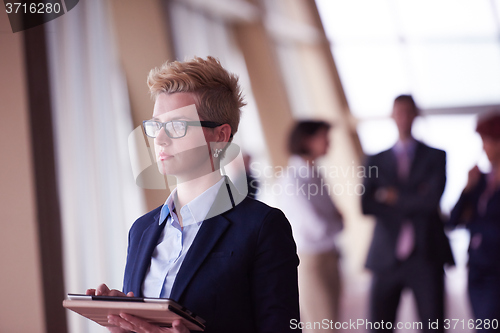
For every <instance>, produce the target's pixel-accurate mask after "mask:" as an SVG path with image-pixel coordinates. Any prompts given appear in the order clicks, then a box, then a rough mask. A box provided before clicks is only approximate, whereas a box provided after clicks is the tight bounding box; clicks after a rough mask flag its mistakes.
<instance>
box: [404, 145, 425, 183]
mask: <svg viewBox="0 0 500 333" xmlns="http://www.w3.org/2000/svg"><path fill="white" fill-rule="evenodd" d="M424 147H425V146H424V145H423V144H422V143H421V142H420V141H417V145H416V147H415V152H414V154H413V159H412V161H411V165H410V171H409V173H408V179H414V178H415V177H414V176H415V172H416V171H417V170H418V166H419V165H420V162H422V161H423V160H424V158H423V155H425V149H424ZM412 176H413V177H412Z"/></svg>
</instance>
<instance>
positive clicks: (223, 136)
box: [216, 124, 231, 142]
mask: <svg viewBox="0 0 500 333" xmlns="http://www.w3.org/2000/svg"><path fill="white" fill-rule="evenodd" d="M216 130H217V132H216V133H217V135H216V140H217V141H219V142H229V140H230V139H231V126H230V125H229V124H223V125H221V126H219V127H217V129H216Z"/></svg>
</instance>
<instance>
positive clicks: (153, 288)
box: [142, 178, 224, 298]
mask: <svg viewBox="0 0 500 333" xmlns="http://www.w3.org/2000/svg"><path fill="white" fill-rule="evenodd" d="M223 183H224V178H222V179H221V180H219V181H218V182H217V183H216V184H215V185H213V186H212V187H210V188H209V189H207V190H206V191H205V192H203V193H202V194H200V195H199V196H197V197H196V198H195V199H193V200H192V201H190V202H189V203H187V204H186V205H185V206H184V207H182V208H181V210H180V214H181V216H182V224H183V227H182V228H181V225H180V223H179V219H178V217H177V215H176V214H175V212H174V207H175V206H174V198H175V197H176V196H177V188H176V189H174V190H173V191H172V193H171V194H170V195H169V197H168V198H167V201H165V204H164V205H163V207H162V209H161V213H160V220H159V223H160V224H161V223H163V222H164V221H165V219H167V221H166V222H165V223H166V225H165V228H164V229H163V232H162V234H161V236H160V238H159V240H158V245H157V246H156V249H155V250H154V251H153V255H152V256H151V265H150V267H149V269H148V271H147V273H146V277H145V279H144V283H143V285H142V293H143V295H144V297H161V298H168V297H170V293H171V291H172V287H173V285H174V281H175V278H176V276H177V273H178V272H179V269H180V267H181V266H182V262H183V261H184V258H185V257H186V254H187V252H188V251H189V248H190V247H191V245H192V244H193V241H194V239H195V237H196V234H197V233H198V230H200V227H201V225H202V223H203V220H205V218H206V216H207V214H208V212H209V210H210V208H211V207H212V204H213V203H214V201H215V198H216V196H217V193H218V192H219V189H220V187H221V185H222V184H223ZM177 211H178V210H177Z"/></svg>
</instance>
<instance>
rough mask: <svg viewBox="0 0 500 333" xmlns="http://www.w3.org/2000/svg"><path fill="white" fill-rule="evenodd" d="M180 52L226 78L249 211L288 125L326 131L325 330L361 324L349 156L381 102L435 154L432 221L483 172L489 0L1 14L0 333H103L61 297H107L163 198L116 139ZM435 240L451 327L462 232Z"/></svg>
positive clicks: (498, 24) (354, 157) (493, 56)
mask: <svg viewBox="0 0 500 333" xmlns="http://www.w3.org/2000/svg"><path fill="white" fill-rule="evenodd" d="M195 55H196V56H200V57H206V56H208V55H211V56H215V57H217V58H219V59H220V61H221V62H222V64H223V66H224V67H226V68H227V69H228V70H230V71H231V72H233V73H235V74H237V75H238V76H239V77H240V82H241V85H242V87H243V91H244V94H245V96H246V100H247V102H248V105H247V106H246V107H245V108H244V110H243V117H242V120H241V123H240V129H239V132H238V133H237V134H236V136H235V139H234V140H235V141H234V142H235V143H236V144H238V145H239V146H240V147H241V148H242V150H243V152H244V153H246V154H248V155H250V156H251V169H252V171H253V173H254V176H256V177H257V178H260V179H259V181H260V184H261V191H259V193H258V196H257V197H258V199H259V200H262V201H264V202H266V203H268V204H270V205H274V204H275V200H274V194H273V190H272V189H273V188H272V185H273V184H274V182H275V179H274V178H275V177H274V174H275V171H276V170H279V167H284V166H286V163H287V158H288V156H287V153H286V149H285V146H286V138H287V135H288V132H289V129H290V127H291V125H292V124H293V122H294V121H295V120H297V119H306V118H315V119H323V120H326V121H329V122H332V123H333V124H335V126H334V130H333V131H331V140H332V144H331V146H330V151H329V153H328V155H327V156H326V157H325V158H324V159H323V160H322V161H321V162H322V164H323V165H325V166H328V167H330V168H331V167H335V168H337V169H336V170H339V171H338V173H337V175H335V176H330V177H326V178H327V181H329V182H330V183H331V184H340V185H342V186H343V188H344V189H345V191H343V192H342V193H338V195H335V196H334V197H333V200H334V201H335V203H336V204H337V205H338V207H339V209H341V211H342V212H343V214H344V217H345V229H344V231H343V233H342V236H341V239H340V249H341V251H342V262H341V266H342V274H343V294H342V307H341V316H340V319H341V320H349V319H352V320H355V319H358V318H362V319H363V318H367V292H368V288H369V281H370V275H369V273H368V272H367V271H365V269H364V266H363V265H364V260H365V256H366V251H367V248H368V245H369V241H370V239H371V233H372V229H373V225H374V223H373V221H372V220H371V219H370V218H367V217H365V216H363V215H362V214H361V211H360V204H359V196H358V195H357V194H356V193H355V191H353V190H352V189H353V188H354V187H355V186H356V185H357V184H360V183H361V182H362V180H363V179H362V177H359V175H358V173H357V171H358V170H359V167H360V166H361V165H362V163H363V159H364V156H365V154H373V153H376V152H379V151H381V150H383V149H387V148H389V147H390V146H391V145H392V144H393V143H394V142H395V141H396V139H397V129H396V127H395V125H394V124H393V122H392V120H391V119H390V113H391V108H392V102H393V100H394V98H395V97H396V96H397V95H399V94H403V93H410V94H412V95H413V96H414V98H415V100H416V102H417V104H418V105H419V106H420V108H421V113H422V115H423V116H422V117H419V118H418V119H417V122H416V124H415V126H414V136H415V137H416V138H417V139H419V140H422V141H424V142H425V143H427V144H429V145H431V146H434V147H437V148H441V149H444V150H445V151H446V152H447V156H448V159H447V172H448V174H447V177H448V182H447V187H446V190H445V194H444V195H443V198H442V203H441V206H442V210H443V213H444V214H447V213H449V211H450V209H451V208H452V207H453V205H454V204H455V202H456V200H457V199H458V197H459V195H460V193H461V190H462V188H463V187H464V186H465V183H466V180H467V171H468V170H469V169H470V168H472V167H473V166H474V165H476V164H478V165H479V166H480V168H481V169H482V170H483V171H488V168H489V165H488V162H487V159H486V158H485V156H484V154H483V153H482V147H481V140H480V137H479V136H478V135H477V134H476V133H475V131H474V129H475V124H476V117H477V115H478V114H480V113H483V112H487V111H489V110H491V109H493V108H494V107H497V108H498V106H500V79H499V78H500V0H432V1H431V0H418V1H417V0H317V1H313V0H144V1H138V0H105V1H101V0H81V1H80V2H79V3H78V5H77V6H76V7H75V8H74V9H72V10H71V11H70V12H68V13H67V14H65V15H63V16H61V17H59V18H57V19H55V20H53V21H51V22H48V23H46V24H44V25H43V26H39V27H36V28H32V29H29V30H26V31H24V32H18V33H12V31H11V28H10V25H9V20H8V17H7V15H6V14H5V13H4V11H1V13H0V96H1V98H0V101H1V102H0V113H1V131H0V135H1V140H0V145H1V154H2V155H1V158H2V164H1V172H0V177H1V184H2V189H1V196H2V198H1V200H0V205H1V206H0V214H1V215H0V216H1V232H0V244H1V251H0V265H1V267H2V274H1V275H0V285H1V286H2V289H3V291H2V299H1V300H0V332H8V333H12V332H51V333H52V332H56V333H58V332H61V333H64V332H71V333H77V332H78V333H79V332H104V331H106V330H104V329H103V328H101V327H99V326H98V325H97V324H94V323H91V322H89V321H87V320H85V319H83V318H80V317H79V316H78V315H75V314H73V313H69V312H66V311H65V310H64V309H63V308H62V306H61V302H62V300H63V299H64V296H65V294H66V293H68V292H69V293H83V292H85V290H86V289H87V288H91V287H94V288H95V287H96V286H97V285H99V284H100V283H103V282H106V283H107V284H108V285H109V286H111V287H113V288H116V289H121V285H122V274H123V269H124V263H125V257H126V247H127V233H128V229H129V228H130V226H131V224H132V223H133V222H134V220H135V219H136V218H137V217H139V216H141V215H142V214H144V213H145V212H147V211H149V210H151V209H153V208H155V207H157V206H159V205H161V204H163V202H164V201H165V198H166V197H167V195H168V193H167V192H165V191H162V190H151V189H142V188H140V187H139V186H137V185H136V183H135V179H134V175H133V172H132V165H131V159H130V155H131V150H130V149H131V147H129V145H128V137H129V135H130V133H131V132H132V131H133V130H134V128H136V127H137V126H139V125H140V124H141V123H142V120H146V119H149V118H150V117H151V114H152V109H153V101H152V100H151V99H150V97H149V95H148V89H147V86H146V76H147V74H148V72H149V70H150V69H152V68H154V67H156V66H160V65H161V64H162V63H163V62H165V61H167V60H170V61H171V60H176V59H177V60H185V59H189V58H191V57H193V56H195ZM132 153H133V147H132ZM349 188H351V191H349ZM449 237H450V239H451V242H452V247H453V250H454V254H455V256H456V259H457V262H458V264H457V266H456V267H454V268H449V269H447V271H446V274H447V305H448V307H447V318H456V319H469V318H471V317H470V316H471V315H470V309H469V305H468V299H467V296H466V266H465V265H466V260H467V254H466V251H467V244H468V234H467V232H466V231H465V230H456V231H453V232H451V233H450V234H449ZM414 309H415V308H414V304H413V299H412V296H411V295H409V294H407V295H405V297H404V298H403V304H402V307H401V308H400V313H399V316H400V321H416V320H418V319H417V315H416V313H415V310H414ZM457 331H461V332H463V331H464V330H457ZM406 332H413V331H412V330H406Z"/></svg>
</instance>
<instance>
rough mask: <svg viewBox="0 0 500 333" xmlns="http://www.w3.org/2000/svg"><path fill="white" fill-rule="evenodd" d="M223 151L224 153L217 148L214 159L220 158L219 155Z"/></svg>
mask: <svg viewBox="0 0 500 333" xmlns="http://www.w3.org/2000/svg"><path fill="white" fill-rule="evenodd" d="M221 151H222V149H217V148H215V149H214V157H215V158H217V157H219V154H220V153H221Z"/></svg>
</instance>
